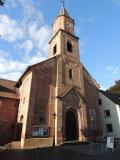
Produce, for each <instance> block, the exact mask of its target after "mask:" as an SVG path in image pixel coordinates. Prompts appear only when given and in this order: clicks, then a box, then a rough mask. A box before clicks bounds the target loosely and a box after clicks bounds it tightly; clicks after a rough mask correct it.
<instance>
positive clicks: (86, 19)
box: [80, 16, 96, 24]
mask: <svg viewBox="0 0 120 160" xmlns="http://www.w3.org/2000/svg"><path fill="white" fill-rule="evenodd" d="M95 20H96V18H95V17H94V16H90V17H81V18H80V23H81V24H85V23H94V22H95Z"/></svg>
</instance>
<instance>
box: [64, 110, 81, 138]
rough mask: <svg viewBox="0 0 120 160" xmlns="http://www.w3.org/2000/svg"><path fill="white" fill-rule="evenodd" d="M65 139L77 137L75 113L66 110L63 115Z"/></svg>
mask: <svg viewBox="0 0 120 160" xmlns="http://www.w3.org/2000/svg"><path fill="white" fill-rule="evenodd" d="M65 139H66V140H67V141H72V140H77V139H78V118H77V113H76V112H75V111H73V110H68V111H67V113H66V117H65Z"/></svg>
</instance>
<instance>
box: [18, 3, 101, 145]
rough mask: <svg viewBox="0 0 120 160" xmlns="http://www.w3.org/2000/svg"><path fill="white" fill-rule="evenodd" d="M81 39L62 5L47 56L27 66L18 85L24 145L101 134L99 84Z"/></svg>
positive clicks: (81, 139) (43, 143) (93, 137)
mask: <svg viewBox="0 0 120 160" xmlns="http://www.w3.org/2000/svg"><path fill="white" fill-rule="evenodd" d="M78 41H79V38H78V37H76V36H75V34H74V20H73V19H72V18H71V17H70V16H69V14H68V12H67V10H66V9H65V8H64V6H62V8H61V11H60V14H59V15H58V16H57V18H56V19H55V21H54V23H53V25H52V38H51V40H50V42H49V59H47V60H46V61H43V62H40V63H38V64H35V65H32V66H29V67H28V68H27V70H26V71H25V72H24V73H23V75H22V76H21V77H20V79H19V80H18V82H17V83H16V87H18V89H19V91H20V104H19V110H18V119H17V122H18V123H21V124H22V132H21V147H25V146H28V145H32V146H34V145H35V146H41V145H42V146H46V145H47V146H48V145H53V144H55V145H58V144H62V143H64V142H65V141H72V140H77V141H88V140H93V139H94V140H96V139H97V138H99V137H100V135H101V128H100V114H99V110H98V106H99V105H98V88H99V86H98V84H97V83H96V82H95V80H93V78H92V77H91V76H90V74H89V73H88V72H87V71H86V69H85V68H84V66H83V65H82V64H81V63H80V52H79V43H78Z"/></svg>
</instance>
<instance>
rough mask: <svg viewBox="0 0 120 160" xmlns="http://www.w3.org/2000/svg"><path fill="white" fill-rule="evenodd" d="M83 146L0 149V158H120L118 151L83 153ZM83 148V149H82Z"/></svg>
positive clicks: (75, 159)
mask: <svg viewBox="0 0 120 160" xmlns="http://www.w3.org/2000/svg"><path fill="white" fill-rule="evenodd" d="M83 147H84V148H85V149H86V147H87V146H86V145H84V146H79V145H77V146H60V147H56V148H52V147H49V148H41V149H31V150H0V160H120V151H115V152H113V153H111V152H103V153H101V154H94V152H93V151H92V152H93V154H89V153H87V152H86V153H85V152H83V151H81V150H78V148H83ZM83 150H84V149H83Z"/></svg>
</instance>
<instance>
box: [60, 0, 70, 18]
mask: <svg viewBox="0 0 120 160" xmlns="http://www.w3.org/2000/svg"><path fill="white" fill-rule="evenodd" d="M61 2H62V8H61V11H60V15H65V16H67V17H70V16H69V14H68V12H67V10H66V9H65V0H61Z"/></svg>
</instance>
